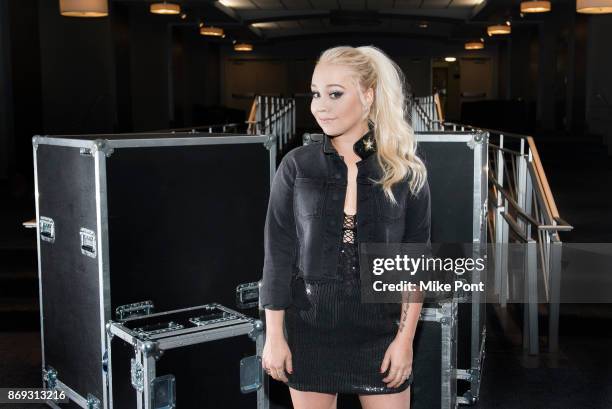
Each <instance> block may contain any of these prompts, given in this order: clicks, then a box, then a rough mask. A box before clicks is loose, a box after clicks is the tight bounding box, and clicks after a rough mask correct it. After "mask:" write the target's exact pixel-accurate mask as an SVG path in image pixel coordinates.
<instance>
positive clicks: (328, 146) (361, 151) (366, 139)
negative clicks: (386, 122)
mask: <svg viewBox="0 0 612 409" xmlns="http://www.w3.org/2000/svg"><path fill="white" fill-rule="evenodd" d="M323 135H324V138H323V152H325V153H338V151H337V150H336V148H334V145H333V144H332V142H331V138H330V137H329V135H327V134H325V133H324V134H323ZM353 151H354V152H355V153H356V154H357V155H359V157H360V158H361V159H362V160H363V159H366V158H368V157H370V156H371V155H372V154H374V153H375V152H376V138H375V137H374V130H373V129H372V128H370V129H369V130H368V131H367V132H366V133H365V134H364V135H363V136H362V137H361V138H360V139H359V140H358V141H357V142H355V144H353Z"/></svg>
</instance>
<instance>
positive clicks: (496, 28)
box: [487, 24, 512, 36]
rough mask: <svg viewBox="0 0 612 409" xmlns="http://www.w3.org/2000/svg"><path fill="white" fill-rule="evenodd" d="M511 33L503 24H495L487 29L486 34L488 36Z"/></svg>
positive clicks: (507, 26) (510, 29) (508, 27)
mask: <svg viewBox="0 0 612 409" xmlns="http://www.w3.org/2000/svg"><path fill="white" fill-rule="evenodd" d="M511 31H512V28H511V27H510V26H509V25H505V24H496V25H493V26H489V27H487V34H489V35H490V36H492V35H498V34H510V32H511Z"/></svg>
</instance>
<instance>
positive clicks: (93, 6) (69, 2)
mask: <svg viewBox="0 0 612 409" xmlns="http://www.w3.org/2000/svg"><path fill="white" fill-rule="evenodd" d="M59 6H60V14H61V15H62V16H66V17H106V16H108V1H107V0H90V1H79V0H60V3H59Z"/></svg>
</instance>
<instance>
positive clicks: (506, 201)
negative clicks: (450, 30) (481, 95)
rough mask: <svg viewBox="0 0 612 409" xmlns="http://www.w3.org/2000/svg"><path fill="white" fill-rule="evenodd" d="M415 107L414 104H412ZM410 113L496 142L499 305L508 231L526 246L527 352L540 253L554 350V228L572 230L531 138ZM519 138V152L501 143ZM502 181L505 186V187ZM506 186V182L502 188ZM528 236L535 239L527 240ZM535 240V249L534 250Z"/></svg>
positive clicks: (492, 172) (534, 323) (534, 324)
mask: <svg viewBox="0 0 612 409" xmlns="http://www.w3.org/2000/svg"><path fill="white" fill-rule="evenodd" d="M417 107H418V105H417ZM413 113H414V114H415V115H421V118H418V119H417V121H418V120H420V121H421V123H424V124H426V126H428V127H429V130H430V131H433V130H436V131H437V130H439V129H442V130H445V131H450V132H465V131H479V132H488V134H489V137H491V136H496V137H498V138H499V144H495V143H492V142H491V141H490V142H489V148H490V149H491V150H492V151H494V152H495V153H496V154H493V155H489V158H490V162H489V169H488V179H489V181H490V186H491V189H492V190H493V193H494V195H492V196H494V197H490V198H489V202H491V204H492V205H493V206H491V209H492V213H493V217H491V218H487V219H488V224H489V226H490V228H489V231H490V232H491V237H492V241H494V242H495V243H499V244H502V246H499V248H498V247H496V251H495V254H494V260H495V284H496V290H497V291H498V294H499V295H500V297H501V304H502V307H505V305H506V299H507V298H506V297H507V291H508V290H507V289H508V283H507V280H508V265H507V261H508V256H507V251H508V249H507V244H508V243H509V236H508V233H509V232H510V231H511V232H512V233H514V235H516V237H517V238H518V240H519V241H520V242H522V243H525V244H526V245H527V246H528V249H527V252H526V254H525V265H526V270H525V274H526V279H528V284H527V288H526V289H528V298H527V305H526V310H525V320H524V321H523V339H524V342H525V345H528V347H529V352H530V353H531V354H537V353H538V348H539V346H538V331H539V330H538V313H537V309H538V302H537V286H538V280H537V274H538V272H539V270H538V263H537V261H538V260H537V255H539V257H540V263H541V266H542V274H543V275H544V280H543V283H544V290H545V294H546V297H547V298H546V299H547V301H548V307H549V317H548V321H549V322H548V347H549V350H550V351H556V350H557V349H558V327H559V294H560V274H561V251H562V249H561V246H560V244H561V240H560V238H559V232H561V231H569V230H572V229H573V226H571V225H570V224H569V223H568V222H567V221H565V220H564V219H562V218H561V217H560V215H559V211H558V208H557V206H556V203H555V200H554V197H553V194H552V190H551V189H550V185H549V183H548V179H547V177H546V173H545V172H544V168H543V166H542V162H541V159H540V156H539V153H538V150H537V148H536V144H535V141H534V139H533V137H532V136H529V135H521V134H517V133H513V132H505V131H499V130H495V129H490V128H482V127H477V126H471V125H466V124H457V123H453V122H442V123H441V124H435V129H434V126H432V124H431V122H429V121H427V119H428V118H427V117H426V116H425V115H423V113H421V112H420V110H419V109H418V108H416V109H414V110H413ZM508 141H512V143H513V144H514V143H516V142H518V144H519V145H520V149H519V150H514V149H510V148H509V147H508V146H504V142H508ZM506 181H507V185H506ZM504 185H506V186H504ZM532 234H533V235H534V237H536V239H537V240H534V239H532ZM533 244H536V245H537V247H536V248H537V249H538V250H539V251H535V250H533V247H532V245H533Z"/></svg>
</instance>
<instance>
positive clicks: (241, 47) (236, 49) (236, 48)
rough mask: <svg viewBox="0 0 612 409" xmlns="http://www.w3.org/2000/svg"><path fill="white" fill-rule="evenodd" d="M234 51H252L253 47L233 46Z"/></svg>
mask: <svg viewBox="0 0 612 409" xmlns="http://www.w3.org/2000/svg"><path fill="white" fill-rule="evenodd" d="M234 51H253V46H252V45H251V44H247V43H237V44H234Z"/></svg>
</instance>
